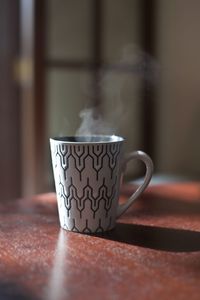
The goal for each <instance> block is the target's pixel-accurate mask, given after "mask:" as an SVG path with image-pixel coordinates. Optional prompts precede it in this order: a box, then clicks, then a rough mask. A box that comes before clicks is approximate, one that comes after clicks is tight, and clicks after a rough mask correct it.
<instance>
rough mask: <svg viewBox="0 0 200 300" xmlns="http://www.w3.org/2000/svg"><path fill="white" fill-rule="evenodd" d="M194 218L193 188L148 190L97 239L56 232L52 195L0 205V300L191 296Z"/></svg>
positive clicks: (197, 281)
mask: <svg viewBox="0 0 200 300" xmlns="http://www.w3.org/2000/svg"><path fill="white" fill-rule="evenodd" d="M132 190H133V187H132V186H130V187H126V189H124V196H122V197H121V201H124V200H125V199H126V197H127V196H128V195H129V194H130V193H131V191H132ZM199 217H200V184H199V183H185V184H171V185H166V186H159V187H151V188H149V189H148V190H147V192H146V193H145V194H144V196H143V197H142V198H140V199H139V200H138V201H137V202H136V203H135V205H133V207H131V208H130V209H129V210H128V211H127V213H126V214H124V216H123V217H122V218H120V219H119V221H118V223H117V226H116V229H115V230H113V231H110V232H108V233H106V234H101V235H100V234H99V235H98V236H97V235H96V236H94V235H93V236H91V235H82V234H77V233H72V232H67V231H64V230H61V229H60V227H59V223H58V216H57V207H56V198H55V194H53V193H51V194H43V195H38V196H34V197H31V198H29V199H20V200H18V201H15V202H14V201H13V202H9V203H6V204H5V203H2V204H1V205H0V298H1V299H22V300H23V299H36V300H37V299H48V300H51V299H56V300H60V299H81V300H84V299H95V300H96V299H174V298H175V299H176V300H178V299H181V300H184V299H199V294H200V218H199Z"/></svg>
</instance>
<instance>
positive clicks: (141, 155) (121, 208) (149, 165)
mask: <svg viewBox="0 0 200 300" xmlns="http://www.w3.org/2000/svg"><path fill="white" fill-rule="evenodd" d="M132 159H140V160H141V161H143V162H144V163H145V165H146V174H145V177H144V182H143V183H142V184H141V185H140V186H139V187H138V188H137V190H136V191H135V192H134V193H133V194H132V196H131V197H130V198H129V199H128V200H127V201H126V203H123V204H119V205H118V209H117V218H119V217H120V216H121V215H122V214H123V213H124V212H125V211H126V210H127V209H128V208H129V207H130V206H131V205H132V204H133V202H134V201H135V200H136V199H137V198H138V197H139V196H140V195H141V194H142V192H144V190H145V189H146V188H147V186H148V184H149V182H150V180H151V177H152V175H153V162H152V160H151V158H150V157H149V156H148V155H147V154H146V153H145V152H143V151H134V152H131V153H130V154H128V155H127V157H126V158H125V159H124V161H123V163H122V170H125V169H126V165H127V163H128V162H129V161H130V160H132Z"/></svg>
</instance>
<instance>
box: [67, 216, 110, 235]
mask: <svg viewBox="0 0 200 300" xmlns="http://www.w3.org/2000/svg"><path fill="white" fill-rule="evenodd" d="M72 221H73V225H72V227H71V228H70V227H69V226H67V224H66V222H64V225H63V227H64V228H65V229H67V230H70V231H74V232H81V233H89V234H91V233H100V232H104V231H108V230H109V229H111V222H112V217H110V218H109V223H108V226H107V227H106V228H103V227H102V225H101V223H102V220H101V219H99V224H98V227H97V228H96V230H94V231H92V229H91V228H90V227H89V225H88V223H89V220H88V219H86V220H85V227H84V228H83V229H82V230H79V229H78V227H77V225H76V222H75V219H72Z"/></svg>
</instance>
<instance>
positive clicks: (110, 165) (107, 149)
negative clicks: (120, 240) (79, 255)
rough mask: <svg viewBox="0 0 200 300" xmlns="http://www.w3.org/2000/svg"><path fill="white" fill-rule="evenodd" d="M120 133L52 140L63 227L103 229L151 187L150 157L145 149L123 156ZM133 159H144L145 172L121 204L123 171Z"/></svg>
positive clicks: (113, 223) (85, 229) (151, 166)
mask: <svg viewBox="0 0 200 300" xmlns="http://www.w3.org/2000/svg"><path fill="white" fill-rule="evenodd" d="M123 141H124V139H123V138H122V137H119V136H115V135H113V136H98V135H95V136H83V137H81V136H75V137H62V138H60V137H58V138H52V139H50V146H51V155H52V164H53V171H54V179H55V186H56V194H57V201H58V212H59V219H60V225H61V227H62V228H64V229H66V230H70V231H75V232H81V233H95V232H104V231H107V230H110V229H112V228H114V227H115V223H116V219H117V218H118V217H120V216H121V215H122V214H123V213H124V212H125V211H126V210H127V208H128V207H129V206H130V205H131V204H132V203H133V202H134V200H135V199H136V198H138V197H139V195H140V194H141V193H142V192H143V191H144V190H145V189H146V187H147V186H148V184H149V182H150V180H151V177H152V173H153V163H152V160H151V158H150V157H149V156H148V155H147V154H145V153H144V152H142V151H135V152H132V153H130V154H129V155H128V156H127V157H126V158H123V155H122V144H123ZM132 159H139V160H142V161H143V162H144V163H145V165H146V175H145V178H144V182H143V184H142V185H140V186H139V187H138V189H137V190H136V191H135V192H134V193H133V195H132V196H131V197H130V198H129V199H128V201H127V202H126V203H125V204H121V205H119V204H118V200H119V188H120V181H121V180H120V179H121V176H122V170H123V169H124V168H125V166H126V164H127V163H128V162H129V161H130V160H132Z"/></svg>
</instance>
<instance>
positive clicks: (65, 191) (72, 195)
mask: <svg viewBox="0 0 200 300" xmlns="http://www.w3.org/2000/svg"><path fill="white" fill-rule="evenodd" d="M116 182H117V177H116V178H115V182H114V184H113V185H112V188H111V192H110V193H109V192H108V187H107V186H106V184H105V178H103V183H102V185H101V186H100V187H99V189H98V195H97V196H96V197H95V196H94V190H93V188H92V187H91V186H90V184H89V178H87V184H86V185H85V186H84V188H83V194H82V196H79V195H78V191H77V188H76V187H75V186H74V185H73V182H72V177H70V184H69V186H68V187H67V188H65V186H64V185H63V184H62V182H61V181H60V183H59V185H60V188H61V189H60V197H61V198H63V200H64V204H65V207H66V209H67V216H68V217H69V214H70V210H71V207H72V202H75V203H76V208H77V210H78V211H79V213H80V218H82V212H83V211H84V209H85V204H86V201H89V202H90V208H91V210H92V212H93V218H95V215H96V213H97V212H98V210H99V208H100V204H101V202H104V209H105V212H106V217H107V216H108V213H109V210H110V209H111V206H112V202H113V199H114V197H115V193H116Z"/></svg>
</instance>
